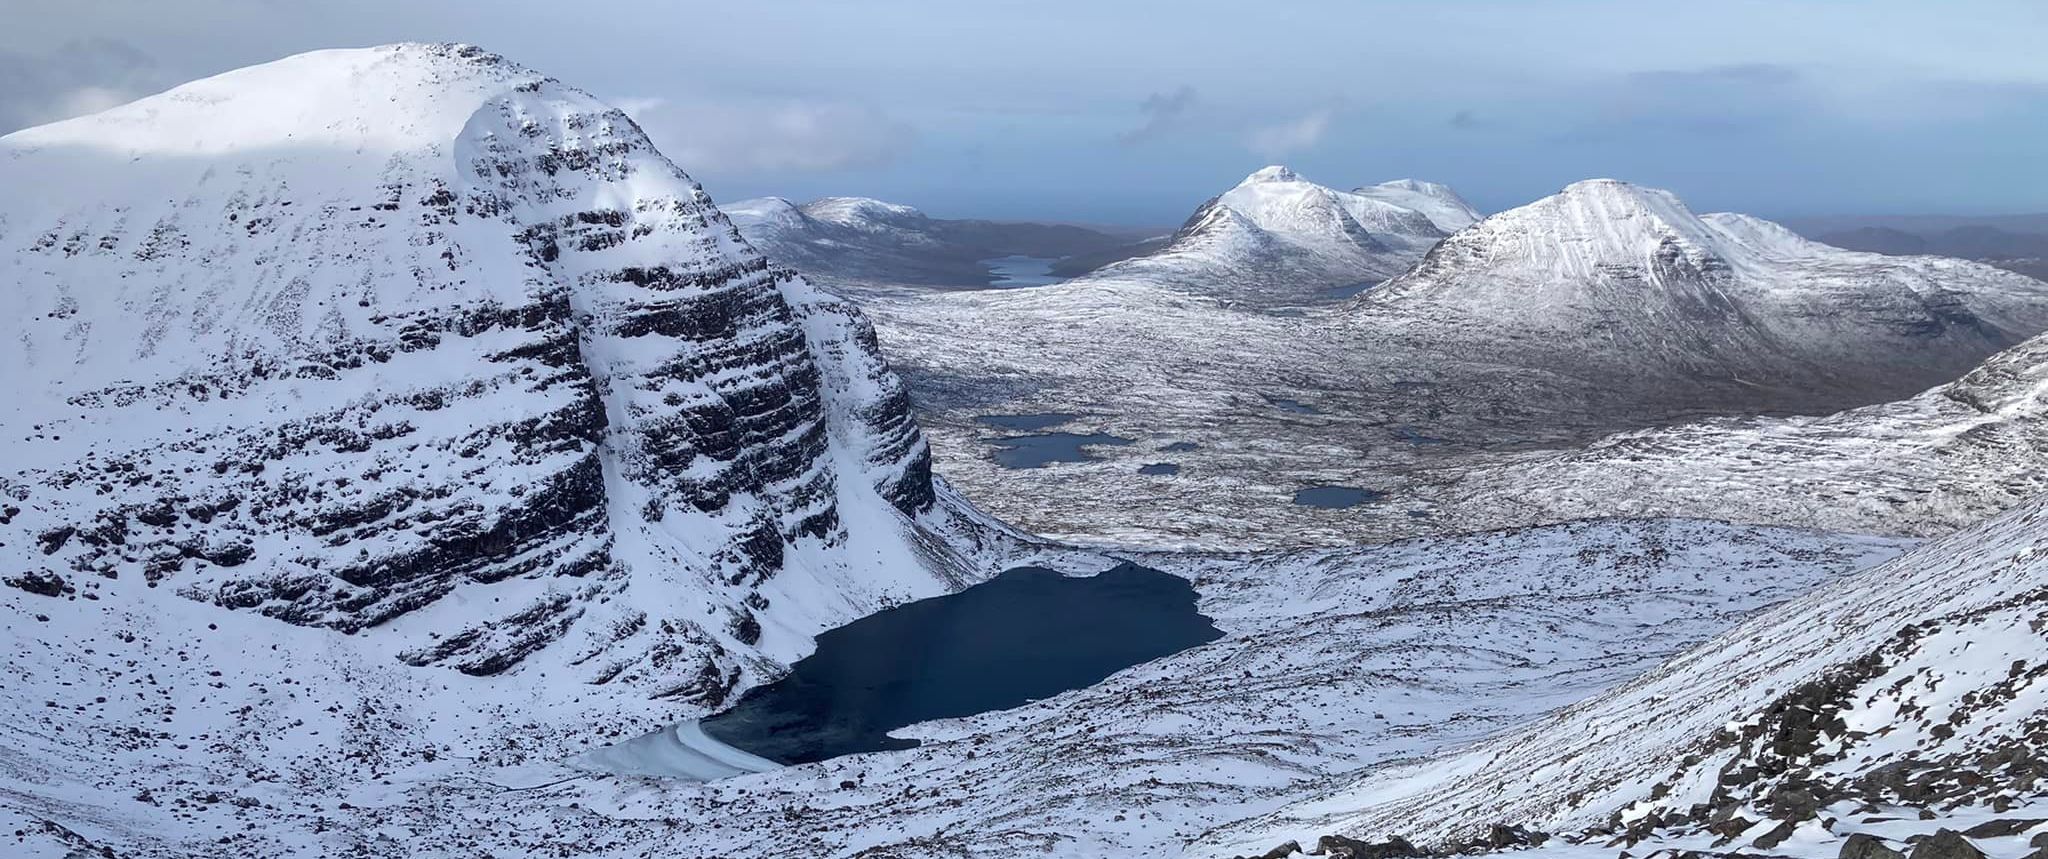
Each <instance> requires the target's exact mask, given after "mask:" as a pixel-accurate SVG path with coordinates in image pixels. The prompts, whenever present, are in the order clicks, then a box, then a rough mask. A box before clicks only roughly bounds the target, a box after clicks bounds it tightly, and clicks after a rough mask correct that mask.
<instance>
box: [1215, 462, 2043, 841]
mask: <svg viewBox="0 0 2048 859" xmlns="http://www.w3.org/2000/svg"><path fill="white" fill-rule="evenodd" d="M2044 744H2048V502H2034V503H2030V504H2028V505H2026V506H2024V507H2021V508H2019V509H2016V510H2014V511H2012V512H2010V513H2007V514H2005V515H2004V516H2002V517H1999V518H1998V519H1996V520H1994V521H1992V522H1990V523H1987V524H1985V525H1982V526H1979V527H1976V528H1973V529H1970V530H1968V531H1965V532H1962V533H1960V534H1957V535H1955V536H1953V537H1949V538H1947V539H1944V540H1941V541H1938V542H1935V543H1930V544H1928V545H1925V546H1923V547H1921V548H1919V549H1917V550H1915V551H1913V552H1910V553H1908V554H1907V555H1905V556H1903V557H1900V558H1898V559H1897V560H1894V561H1891V562H1889V563H1887V564H1884V565H1883V566H1880V567H1878V568H1876V569H1873V570H1871V571H1869V572H1866V573H1862V574H1859V575H1856V576H1852V577H1849V578H1847V579H1844V580H1841V581H1837V582H1832V583H1827V584H1823V585H1822V586H1820V587H1819V588H1816V589H1815V590H1814V592H1813V593H1810V594H1808V595H1806V596H1804V597H1801V598H1799V599H1797V600H1793V601H1791V602H1789V603H1786V604H1785V605H1782V606H1779V607H1777V608H1775V609H1772V610H1771V611H1769V612H1767V613H1765V614H1764V615H1762V616H1760V617H1758V618H1756V619H1754V620H1752V621H1749V622H1747V623H1744V624H1742V625H1741V626H1739V627H1736V628H1735V629H1733V630H1730V631H1729V632H1727V633H1725V634H1723V635H1721V636H1718V637H1716V638H1715V639H1713V640H1712V641H1709V642H1707V643H1705V644H1702V645H1701V646H1699V647H1697V648H1695V649H1693V650H1691V651H1689V652H1687V653H1686V654H1684V655H1683V656H1680V657H1678V658H1677V659H1674V660H1672V661H1671V662H1669V663H1667V664H1665V665H1664V666H1662V667H1660V668H1658V669H1657V670H1655V671H1651V672H1649V673H1647V674H1645V675H1643V676H1642V677H1640V678H1637V679H1636V680H1633V681H1630V682H1629V683H1627V684H1626V685H1624V686H1621V687H1620V688H1617V689H1615V690H1613V691H1611V692H1608V693H1606V694H1603V695H1600V696H1597V697H1595V698H1592V699H1590V700H1588V701H1586V702H1584V703H1581V704H1577V705H1574V706H1572V707H1569V708H1566V709H1565V710H1563V711H1560V712H1559V713H1557V714H1556V715H1554V716H1550V717H1547V718H1545V719H1542V720H1540V721H1538V722H1536V723H1534V724H1532V725H1530V726H1528V727H1526V728H1522V729H1518V730H1514V731H1509V732H1507V733H1505V734H1503V735H1501V736H1499V737H1496V738H1493V739H1490V740H1487V741H1485V742H1482V743H1478V744H1476V745H1474V746H1472V747H1470V748H1466V749H1461V750H1457V751H1455V752H1452V753H1449V754H1445V755H1442V756H1438V757H1433V758H1425V759H1422V760H1418V761H1414V762H1409V763H1402V764H1397V765H1393V766H1389V767H1385V768H1381V769H1378V770H1374V771H1371V772H1368V773H1367V774H1365V775H1364V776H1363V777H1361V778H1358V779H1355V780H1350V783H1349V784H1347V785H1345V786H1343V787H1339V788H1336V789H1334V790H1331V791H1328V792H1327V793H1326V794H1325V795H1323V796H1319V797H1317V798H1315V799H1312V800H1309V801H1306V802H1302V803H1298V804H1295V805H1293V806H1290V807H1288V808H1286V809H1283V810H1281V811H1279V812H1277V813H1275V814H1273V815H1270V816H1267V817H1265V818H1262V819H1259V820H1255V821H1251V822H1248V823H1244V824H1239V825H1236V826H1233V827H1230V828H1229V829H1227V830H1225V831H1224V832H1221V833H1218V834H1215V835H1212V836H1210V837H1209V838H1207V839H1205V843H1204V845H1202V846H1201V847H1200V848H1198V849H1197V850H1196V851H1195V852H1196V853H1198V854H1201V855H1235V854H1244V853H1259V852H1263V851H1265V850H1266V849H1267V848H1270V847H1273V846H1275V845H1277V844H1280V843H1282V842H1283V841H1285V840H1294V841H1297V842H1298V843H1301V844H1312V843H1315V842H1316V841H1318V840H1319V839H1320V836H1322V835H1326V834H1336V835H1340V836H1344V837H1348V838H1354V839H1358V840H1362V841H1377V840H1380V839H1384V838H1387V837H1389V836H1400V837H1403V838H1405V839H1407V840H1409V841H1411V842H1413V843H1416V844H1420V845H1425V846H1443V845H1446V844H1448V843H1453V842H1460V843H1462V842H1463V841H1465V840H1467V839H1475V838H1482V837H1483V836H1485V835H1486V834H1487V831H1488V827H1490V826H1493V825H1496V824H1502V825H1507V826H1514V827H1523V828H1526V829H1528V830H1534V831H1539V832H1548V833H1557V834H1559V835H1563V836H1565V840H1567V841H1571V842H1578V841H1583V840H1589V839H1590V840H1592V841H1593V843H1596V844H1597V843H1601V842H1608V841H1610V839H1611V840H1612V843H1609V844H1608V846H1609V847H1610V848H1611V847H1615V846H1626V847H1629V848H1632V849H1640V850H1645V851H1651V850H1656V849H1659V848H1672V849H1695V850H1697V849H1729V850H1734V849H1740V848H1743V847H1754V848H1759V849H1763V850H1766V851H1773V850H1774V849H1775V848H1778V847H1779V845H1780V844H1781V843H1784V842H1787V841H1788V839H1790V840H1792V843H1791V844H1787V845H1786V846H1785V848H1784V849H1785V851H1786V852H1790V853H1792V854H1794V855H1835V852H1836V849H1837V847H1838V845H1839V842H1840V840H1841V839H1843V838H1844V837H1846V836H1848V835H1850V834H1852V833H1856V832H1859V831H1864V830H1866V829H1872V830H1875V831H1876V832H1877V833H1880V834H1889V835H1892V836H1894V837H1896V836H1899V835H1903V834H1905V833H1908V832H1917V833H1918V834H1920V835H1922V836H1925V835H1931V834H1933V831H1934V830H1935V829H1936V828H1937V827H1940V826H1945V825H1949V824H1948V821H1947V820H1946V819H1944V818H1954V819H1961V820H1966V821H1972V822H1980V821H1984V822H1988V820H1989V819H1992V818H2001V817H2002V818H2005V819H2007V820H2009V821H2012V822H2013V825H2011V826H2009V827H2007V828H2005V829H2004V831H2002V832H1999V833H1998V834H1995V835H1985V836H1984V837H1987V838H1991V837H1998V838H2003V837H2004V836H2008V835H2016V834H2020V833H2024V832H2026V831H2027V830H2028V829H2032V828H2039V825H2040V824H2041V823H2042V820H2041V816H2040V815H2039V814H2038V813H2033V814H2029V811H2034V812H2038V811H2039V810H2041V809H2044V808H2048V781H2044V779H2048V761H2044V760H2043V759H2042V757H2041V750H2042V748H2043V747H2044ZM2007 812H2010V813H2007ZM1900 818H1904V819H1905V820H1906V821H1909V822H1905V823H1893V824H1892V825H1890V826H1883V825H1879V824H1885V823H1887V822H1888V821H1898V820H1900ZM1956 828H1962V827H1960V826H1958V827H1956ZM1986 831H1987V832H1989V831H1992V830H1990V829H1987V830H1986ZM1639 841H1640V842H1646V843H1642V844H1641V845H1640V846H1638V842H1639ZM2020 844H2021V842H2020V841H2019V839H2013V840H2012V842H2011V844H2010V848H2011V849H2014V850H2015V852H2014V853H2013V854H2012V855H2017V853H2018V851H2019V850H2023V849H2025V848H2023V847H2021V846H2020ZM1731 845H1732V846H1731Z"/></svg>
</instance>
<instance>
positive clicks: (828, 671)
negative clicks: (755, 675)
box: [700, 563, 1223, 764]
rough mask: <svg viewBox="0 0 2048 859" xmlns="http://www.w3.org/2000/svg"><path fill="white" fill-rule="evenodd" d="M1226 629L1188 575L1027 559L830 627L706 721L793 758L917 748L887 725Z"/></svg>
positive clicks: (1028, 691)
mask: <svg viewBox="0 0 2048 859" xmlns="http://www.w3.org/2000/svg"><path fill="white" fill-rule="evenodd" d="M1221 637H1223V633H1222V632H1221V631H1220V630H1218V629H1216V627H1215V626H1214V625H1213V624H1211V623H1210V621H1209V618H1207V617H1204V616H1203V615H1202V614H1201V613H1200V612H1198V611H1196V610H1195V589H1194V588H1193V587H1192V586H1190V585H1189V584H1188V582H1187V580H1185V579H1182V578H1180V577H1178V576H1173V575H1169V574H1167V573H1162V572H1160V571H1158V570H1154V569H1150V568H1148V567H1141V566H1138V565H1136V564H1130V563H1125V564H1121V565H1118V566H1117V567H1114V568H1112V569H1110V570H1108V571H1105V572H1103V573H1100V574H1098V575H1094V576H1085V577H1076V576H1064V575H1061V574H1059V573H1057V572H1055V571H1053V570H1048V569H1044V568H1042V567H1018V568H1016V569H1012V570H1009V571H1007V572H1004V573H1003V574H1001V575H999V576H997V577H995V578H993V579H990V580H989V581H987V582H983V583H981V584H979V585H975V586H974V587H971V588H968V589H966V590H964V591H961V592H959V593H956V594H949V595H946V596H941V597H934V598H932V599H926V600H919V601H917V602H913V603H908V604H906V605H902V606H898V607H896V608H892V609H888V610H886V611H881V612H877V613H875V614H873V615H870V616H868V617H865V618H862V619H860V620H857V621H854V622H853V623H850V624H847V625H846V626H842V627H839V628H838V629H834V630H831V631H828V632H826V633H824V634H823V635H820V636H818V649H817V651H816V652H815V653H812V654H811V655H810V656H808V657H806V658H804V659H802V660H799V661H798V662H797V663H796V664H795V665H793V666H791V668H790V672H789V674H788V676H786V677H784V678H782V679H781V680H778V681H776V682H774V683H770V684H768V685H766V686H761V687H757V688H755V689H753V690H751V691H749V692H748V693H747V694H746V695H745V696H743V697H742V698H741V699H740V701H739V703H738V704H737V705H735V706H734V707H733V708H732V709H731V710H728V711H726V712H724V713H720V714H718V715H716V716H712V717H710V718H706V719H704V720H703V721H702V722H701V723H700V724H701V725H702V727H703V729H704V732H705V733H706V734H709V735H710V736H711V737H712V738H714V739H716V740H718V741H720V742H723V743H725V744H727V745H730V746H733V747H735V748H739V749H742V750H744V751H747V752H751V753H753V754H756V755H759V756H761V757H764V758H767V759H769V760H772V761H777V762H779V763H784V764H801V763H810V762H812V761H820V760H825V759H827V758H833V757H838V756H840V755H848V754H857V753H860V752H874V751H884V750H888V749H903V748H910V747H912V746H915V745H917V743H916V742H915V741H912V740H901V739H895V738H891V737H889V736H888V732H889V731H892V730H895V729H897V728H901V727H904V726H906V725H912V724H916V723H918V722H924V721H929V720H932V719H945V718H954V717H959V716H971V715H974V714H976V713H986V712H989V711H992V710H1003V709H1008V708H1011V707H1015V706H1018V705H1020V704H1024V703H1027V702H1030V701H1033V700H1036V699H1040V698H1046V697H1050V696H1053V695H1057V694H1059V693H1061V692H1065V691H1067V690H1070V689H1079V688H1083V687H1086V686H1091V685H1094V684H1096V683H1099V682H1101V681H1102V680H1103V679H1104V678H1106V677H1108V676H1110V675H1111V674H1115V673H1116V672H1118V671H1121V670H1123V669H1125V668H1129V667H1131V666H1133V665H1137V664H1139V663H1142V662H1149V661H1151V660H1154V659H1158V658H1161V657H1164V656H1171V655H1173V654H1175V653H1179V652H1180V651H1183V650H1186V649H1188V648H1191V647H1195V646H1197V645H1200V644H1205V643H1207V642H1211V641H1215V640H1216V639H1218V638H1221Z"/></svg>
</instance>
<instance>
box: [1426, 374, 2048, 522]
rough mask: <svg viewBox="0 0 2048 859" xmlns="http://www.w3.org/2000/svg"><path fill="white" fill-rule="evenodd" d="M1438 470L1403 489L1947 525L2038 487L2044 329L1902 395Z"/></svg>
mask: <svg viewBox="0 0 2048 859" xmlns="http://www.w3.org/2000/svg"><path fill="white" fill-rule="evenodd" d="M1443 478H1444V479H1442V480H1440V481H1436V482H1432V483H1431V484H1429V485H1424V486H1418V487H1413V488H1412V489H1411V490H1410V491H1412V492H1414V493H1415V494H1417V495H1420V496H1422V497H1424V498H1426V499H1427V501H1428V503H1429V504H1430V505H1431V506H1432V508H1433V509H1436V510H1438V511H1440V512H1441V515H1443V516H1444V517H1445V518H1448V519H1452V520H1455V521H1459V522H1465V523H1470V524H1473V525H1478V526H1485V527H1506V526H1511V525H1528V524H1535V523H1539V522H1549V521H1561V520H1569V519H1575V518H1581V517H1584V516H1589V515H1607V516H1615V515H1620V516H1703V517H1708V518H1714V519H1722V520H1728V521H1739V522H1758V523H1770V524H1780V525H1794V526H1800V527H1811V528H1826V529H1830V530H1840V531H1852V532H1856V533H1886V534H1910V535H1916V536H1938V535H1942V534H1947V533H1951V532H1953V531H1956V530H1958V529H1961V528H1964V527H1967V526H1970V525H1974V524H1976V523H1978V522H1982V521H1984V520H1985V519H1988V518H1990V517H1991V516H1994V515H1997V514H1998V513H2000V512H2002V511H2004V510H2006V509H2009V508H2011V507H2013V506H2014V505H2017V504H2020V503H2021V502H2024V501H2026V500H2027V499H2029V498H2032V497H2035V496H2037V495H2040V494H2042V493H2044V492H2048V337H2036V338H2034V339H2032V340H2028V341H2027V342H2025V343H2022V344H2020V345H2018V346H2015V347H2013V348H2011V349H2007V350H2005V351H2004V352H2000V353H1998V354H1997V355H1994V356H1992V357H1991V358H1990V360H1987V361H1985V362H1984V363H1983V364H1981V365H1979V366H1978V367H1977V368H1976V369H1974V370H1971V371H1970V372H1969V373H1967V374H1965V375H1964V376H1963V377H1962V378H1960V379H1957V380H1956V381H1954V382H1950V383H1948V384H1945V385H1939V386H1936V387H1935V388H1932V389H1930V390H1928V391H1926V392H1925V393H1922V394H1920V395H1918V396H1914V397H1910V398H1907V399H1904V400H1899V401H1896V402H1890V403H1880V404H1877V405H1873V406H1866V407H1863V408H1858V409H1851V410H1848V411H1844V412H1840V413H1837V414H1833V415H1827V416H1824V417H1793V418H1768V417H1762V418H1724V419H1717V420H1709V421H1702V422H1698V423H1689V424H1683V425H1679V426H1673V427H1664V428H1658V429H1649V430H1640V431H1635V432H1628V433H1622V434H1619V435H1615V436H1611V437H1608V438H1605V439H1601V440H1599V441H1597V442H1594V443H1593V444H1590V445H1588V446H1586V447H1584V448H1579V449H1573V450H1568V451H1563V452H1557V453H1545V454H1529V455H1519V456H1510V457H1505V458H1500V459H1496V460H1491V461H1487V462H1483V463H1475V464H1473V465H1472V466H1471V467H1469V468H1463V469H1460V470H1459V472H1458V473H1457V474H1455V475H1444V476H1443Z"/></svg>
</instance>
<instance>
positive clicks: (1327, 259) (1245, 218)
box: [1089, 166, 1470, 307]
mask: <svg viewBox="0 0 2048 859" xmlns="http://www.w3.org/2000/svg"><path fill="white" fill-rule="evenodd" d="M1403 183H1405V184H1403ZM1403 183H1389V185H1387V186H1374V187H1370V188H1363V189H1360V190H1359V191H1356V192H1345V191H1339V190H1336V189H1333V188H1326V187H1324V186H1322V185H1318V184H1315V183H1314V182H1310V181H1308V180H1307V179H1304V178H1302V177H1301V175H1300V174H1297V173H1295V172H1294V171H1293V170H1289V169H1287V168H1286V167H1280V166H1273V167H1267V168H1264V169H1262V170H1259V171H1257V172H1255V173H1253V174H1251V175H1250V176H1247V177H1245V180H1244V181H1243V182H1240V183H1238V184H1237V186H1236V187H1233V188H1231V189H1230V190H1228V191H1225V192H1223V193H1222V194H1221V195H1219V196H1217V197H1216V198H1215V199H1212V200H1210V201H1209V202H1207V203H1204V204H1203V205H1202V207H1201V208H1200V209H1197V210H1196V211H1195V214H1194V215H1193V216H1192V217H1190V218H1189V219H1188V221H1187V223H1186V224H1184V225H1182V227H1181V228H1180V231H1179V232H1178V233H1176V234H1175V235H1174V236H1173V238H1172V239H1171V240H1169V241H1168V242H1167V244H1166V246H1165V247H1163V248H1161V249H1159V250H1157V251H1154V252H1152V253H1149V254H1145V255H1143V256H1138V257H1132V258H1131V259H1128V260H1124V261H1122V262H1118V263H1112V264H1110V265H1108V266H1105V267H1103V268H1102V269H1100V270H1098V271H1096V272H1095V273H1094V274H1093V275H1091V276H1090V278H1089V280H1090V281H1107V282H1120V281H1135V282H1140V283H1145V284H1150V285H1155V286H1160V287H1164V288H1169V289H1174V290H1177V291H1182V292H1188V293H1192V294H1196V295H1205V296H1211V297H1215V298H1220V299H1225V300H1228V301H1232V302H1237V303H1242V304H1244V305H1246V306H1251V307H1278V306H1286V305H1299V304H1315V303H1318V302H1326V301H1329V300H1330V299H1332V298H1335V297H1341V296H1344V295H1349V294H1351V293H1352V292H1355V291H1356V290H1357V289H1360V288H1364V287H1367V286H1370V285H1372V284H1375V283H1378V282H1379V281H1382V280H1385V279H1387V278H1389V277H1392V276H1394V275H1396V274H1399V273H1400V272H1401V271H1403V270H1405V269H1407V268H1408V266H1410V265H1412V264H1414V263H1415V262H1416V261H1417V260H1419V259H1421V258H1422V255H1423V253H1424V252H1426V251H1428V250H1429V248H1430V247H1431V246H1433V245H1435V244H1436V243H1437V242H1438V241H1440V240H1442V239H1443V237H1444V236H1446V235H1448V234H1449V233H1450V229H1447V228H1446V227H1444V226H1440V225H1439V223H1437V222H1436V221H1433V220H1432V215H1434V216H1435V217H1441V218H1444V219H1445V221H1447V222H1449V223H1457V222H1458V220H1459V217H1460V216H1459V215H1458V214H1456V213H1458V212H1461V211H1462V212H1469V211H1470V207H1468V206H1465V205H1464V201H1463V200H1459V199H1458V197H1457V195H1456V194H1455V193H1453V192H1451V190H1450V189H1449V188H1445V187H1443V186H1441V185H1434V184H1430V183H1417V182H1412V181H1410V180H1403ZM1409 203H1413V204H1418V205H1421V206H1424V207H1426V208H1425V209H1422V210H1418V209H1417V208H1411V207H1410V206H1409V205H1407V204H1409ZM1465 223H1470V221H1466V222H1465ZM1460 226H1462V224H1460Z"/></svg>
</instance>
